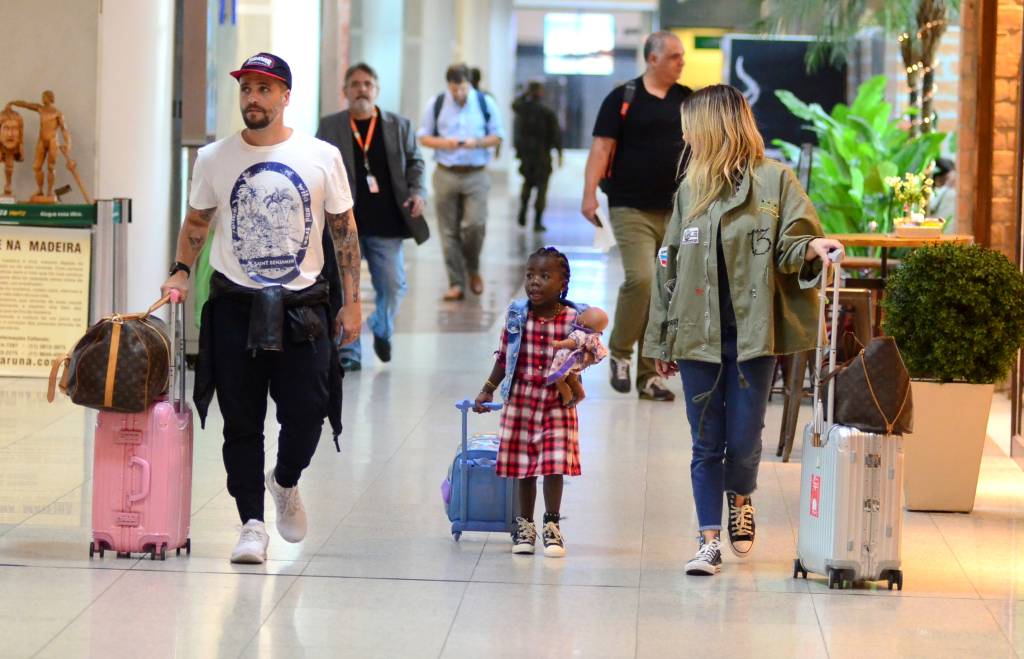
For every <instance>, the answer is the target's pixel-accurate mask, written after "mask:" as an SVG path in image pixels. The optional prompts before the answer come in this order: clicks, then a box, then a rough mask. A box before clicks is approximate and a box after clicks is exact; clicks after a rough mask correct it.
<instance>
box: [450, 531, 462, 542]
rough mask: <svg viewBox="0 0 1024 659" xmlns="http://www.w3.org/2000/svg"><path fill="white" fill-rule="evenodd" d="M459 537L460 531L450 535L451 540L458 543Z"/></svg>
mask: <svg viewBox="0 0 1024 659" xmlns="http://www.w3.org/2000/svg"><path fill="white" fill-rule="evenodd" d="M461 537H462V531H456V532H455V533H452V539H453V540H455V542H458V541H459V538H461Z"/></svg>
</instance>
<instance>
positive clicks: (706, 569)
mask: <svg viewBox="0 0 1024 659" xmlns="http://www.w3.org/2000/svg"><path fill="white" fill-rule="evenodd" d="M721 566H722V542H721V541H720V540H719V539H718V538H715V539H714V540H712V541H711V542H704V538H701V540H700V549H698V550H697V555H696V556H694V557H693V558H691V559H690V562H689V563H687V564H686V574H690V575H694V576H711V575H714V574H718V570H719V568H720V567H721Z"/></svg>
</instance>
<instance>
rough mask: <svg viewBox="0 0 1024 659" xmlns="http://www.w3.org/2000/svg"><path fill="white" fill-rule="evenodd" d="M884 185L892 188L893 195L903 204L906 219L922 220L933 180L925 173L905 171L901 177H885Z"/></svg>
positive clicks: (929, 197)
mask: <svg viewBox="0 0 1024 659" xmlns="http://www.w3.org/2000/svg"><path fill="white" fill-rule="evenodd" d="M885 184H886V186H888V187H890V188H892V192H893V197H895V199H896V201H897V202H898V203H900V204H902V205H903V211H904V213H906V216H905V217H906V219H909V220H911V221H913V222H921V221H922V220H924V209H925V208H927V206H928V200H929V199H931V196H932V185H933V181H932V179H931V178H929V177H928V176H927V175H925V174H915V173H913V172H907V173H906V174H904V175H903V178H900V177H898V176H887V177H885Z"/></svg>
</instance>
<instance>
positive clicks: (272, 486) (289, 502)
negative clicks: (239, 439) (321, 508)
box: [267, 469, 307, 542]
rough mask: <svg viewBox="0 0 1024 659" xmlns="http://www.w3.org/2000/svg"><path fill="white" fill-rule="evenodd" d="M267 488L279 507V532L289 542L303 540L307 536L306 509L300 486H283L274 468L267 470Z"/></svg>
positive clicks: (275, 504)
mask: <svg viewBox="0 0 1024 659" xmlns="http://www.w3.org/2000/svg"><path fill="white" fill-rule="evenodd" d="M267 489H268V490H270V494H271V496H273V497H274V506H275V507H276V508H277V532H278V533H280V534H281V537H282V538H284V539H285V540H287V541H288V542H301V541H302V539H303V538H305V537H306V525H307V521H306V509H305V507H303V505H302V497H300V496H299V486H298V485H296V486H295V487H281V485H279V484H278V482H277V479H276V478H274V470H273V469H271V470H270V471H268V472H267Z"/></svg>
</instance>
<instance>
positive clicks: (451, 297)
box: [441, 286, 466, 302]
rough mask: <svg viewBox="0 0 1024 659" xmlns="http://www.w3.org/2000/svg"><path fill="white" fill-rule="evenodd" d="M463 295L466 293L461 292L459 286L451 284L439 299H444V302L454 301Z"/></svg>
mask: <svg viewBox="0 0 1024 659" xmlns="http://www.w3.org/2000/svg"><path fill="white" fill-rule="evenodd" d="M464 297H466V294H465V293H463V292H462V287H461V286H452V287H451V288H449V289H448V290H447V291H445V294H444V297H442V298H441V299H442V300H444V301H445V302H456V301H458V300H461V299H462V298H464Z"/></svg>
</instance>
